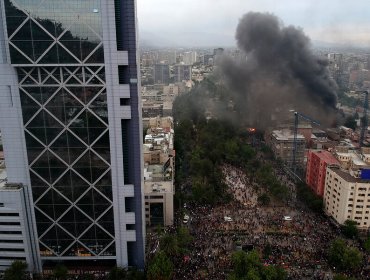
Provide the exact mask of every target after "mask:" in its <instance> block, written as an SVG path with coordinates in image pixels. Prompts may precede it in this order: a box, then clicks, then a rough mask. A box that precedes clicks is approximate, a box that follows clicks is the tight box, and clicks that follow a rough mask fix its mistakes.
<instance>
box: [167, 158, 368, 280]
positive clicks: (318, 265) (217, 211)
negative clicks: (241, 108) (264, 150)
mask: <svg viewBox="0 0 370 280" xmlns="http://www.w3.org/2000/svg"><path fill="white" fill-rule="evenodd" d="M222 173H223V176H224V180H225V183H226V185H227V187H228V192H229V193H230V194H232V196H233V199H232V201H231V202H228V203H224V204H218V205H215V206H207V205H201V204H199V203H186V204H185V205H183V206H185V207H183V209H182V210H183V211H182V212H181V214H180V215H183V216H184V215H185V217H186V218H187V221H186V222H185V221H184V219H182V217H180V218H179V221H178V226H183V227H187V228H188V230H189V233H190V234H191V235H192V237H193V239H192V242H191V243H190V245H189V247H188V251H187V254H186V255H185V256H184V257H181V258H175V259H174V275H173V279H216V280H217V279H227V277H228V275H229V273H230V272H231V271H232V269H233V265H232V261H231V259H232V254H233V253H234V252H235V251H238V250H243V251H245V252H250V251H252V250H255V251H256V252H258V253H259V255H260V256H261V261H262V263H263V265H264V266H279V267H281V268H283V269H284V270H285V272H286V274H287V278H288V279H333V276H334V274H336V271H335V269H334V268H333V267H331V266H330V265H329V264H328V259H327V258H328V257H327V252H328V249H329V247H330V244H331V242H332V241H333V240H334V239H335V238H336V237H337V236H339V235H340V228H339V227H337V226H336V225H335V224H334V223H332V222H331V221H330V220H329V218H328V217H326V216H324V215H323V214H320V213H314V212H312V211H310V209H307V208H306V207H305V206H304V205H302V204H301V203H300V202H299V201H297V200H296V198H295V197H296V196H295V193H294V190H295V187H294V186H295V184H294V183H293V182H292V181H290V178H289V177H288V176H287V175H285V173H284V172H283V170H281V169H274V173H275V175H276V177H277V178H278V180H279V181H280V182H281V183H284V184H286V185H287V186H288V187H289V189H290V191H291V192H292V193H291V195H290V198H289V199H288V200H287V201H285V202H281V201H274V200H272V201H271V202H270V203H269V204H268V205H262V204H261V203H259V202H258V197H259V196H260V195H261V194H263V193H264V192H265V191H266V190H265V188H264V187H263V186H261V185H259V183H258V182H257V180H255V179H254V178H249V177H248V176H247V175H246V173H245V172H243V171H242V170H241V169H240V168H237V167H234V166H232V165H229V164H224V165H223V166H222ZM184 213H185V214H184ZM166 231H167V232H169V233H171V232H175V231H176V229H175V227H171V228H167V229H166ZM352 242H353V244H354V245H355V246H356V245H358V244H356V242H355V241H352ZM360 275H361V277H362V278H361V279H370V278H369V275H366V274H365V273H364V271H362V272H360Z"/></svg>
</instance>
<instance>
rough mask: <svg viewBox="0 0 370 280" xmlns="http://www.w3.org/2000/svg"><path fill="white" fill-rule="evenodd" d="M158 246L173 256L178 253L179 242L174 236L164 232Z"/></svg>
mask: <svg viewBox="0 0 370 280" xmlns="http://www.w3.org/2000/svg"><path fill="white" fill-rule="evenodd" d="M159 244H160V248H161V250H162V251H163V252H165V254H167V255H168V256H175V255H177V254H178V253H179V250H180V248H179V244H178V242H177V238H176V236H174V235H172V234H169V233H166V234H165V235H164V236H163V237H162V238H161V240H160V243H159Z"/></svg>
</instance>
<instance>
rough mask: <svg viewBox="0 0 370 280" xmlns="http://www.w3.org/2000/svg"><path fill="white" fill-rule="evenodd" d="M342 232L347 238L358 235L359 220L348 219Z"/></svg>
mask: <svg viewBox="0 0 370 280" xmlns="http://www.w3.org/2000/svg"><path fill="white" fill-rule="evenodd" d="M342 232H343V234H344V235H345V236H346V237H347V238H356V237H357V236H358V229H357V222H356V221H352V220H346V221H345V222H344V225H343V226H342Z"/></svg>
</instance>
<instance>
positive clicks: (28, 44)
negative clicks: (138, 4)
mask: <svg viewBox="0 0 370 280" xmlns="http://www.w3.org/2000/svg"><path fill="white" fill-rule="evenodd" d="M78 2H79V1H63V0H60V1H55V0H32V1H29V0H4V3H5V10H6V11H5V12H6V21H7V31H8V36H9V50H10V56H11V63H12V64H13V66H15V67H16V68H17V72H18V79H19V88H20V91H19V93H20V99H21V105H22V113H23V121H24V133H25V139H26V145H27V153H28V163H29V171H30V178H31V187H32V194H33V199H34V208H35V215H36V224H37V233H38V237H39V247H40V253H41V256H43V257H58V258H63V257H71V256H73V257H81V258H83V257H86V256H98V255H104V256H114V255H115V246H114V226H113V210H112V186H111V175H110V149H109V133H108V117H107V116H108V113H107V102H106V90H105V71H104V54H103V43H102V35H101V19H100V14H99V13H91V11H92V10H93V9H94V8H95V7H96V5H100V1H99V0H94V1H90V0H86V1H84V5H81V4H80V3H78ZM85 2H86V3H85ZM56 9H58V13H55V10H56Z"/></svg>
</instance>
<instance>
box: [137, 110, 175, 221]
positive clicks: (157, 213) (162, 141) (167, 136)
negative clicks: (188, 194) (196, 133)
mask: <svg viewBox="0 0 370 280" xmlns="http://www.w3.org/2000/svg"><path fill="white" fill-rule="evenodd" d="M156 120H157V124H156V125H154V127H151V128H149V129H148V133H147V135H146V136H145V140H144V162H145V169H144V180H145V183H144V184H145V215H146V216H145V218H146V223H147V225H149V226H154V225H158V224H159V225H162V226H169V225H173V219H174V212H173V198H174V194H175V189H174V185H173V181H174V162H175V151H174V149H173V135H174V134H173V120H172V118H170V117H168V118H161V119H160V118H156ZM159 120H162V122H163V123H164V124H166V123H168V122H169V121H171V122H170V123H171V126H170V127H160V126H159V124H160V123H159ZM166 126H167V125H166Z"/></svg>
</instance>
